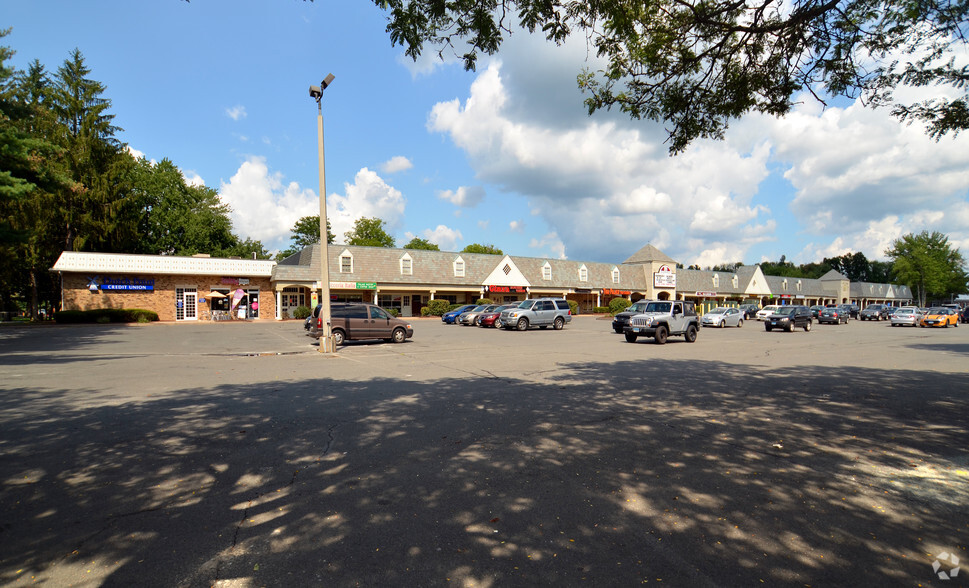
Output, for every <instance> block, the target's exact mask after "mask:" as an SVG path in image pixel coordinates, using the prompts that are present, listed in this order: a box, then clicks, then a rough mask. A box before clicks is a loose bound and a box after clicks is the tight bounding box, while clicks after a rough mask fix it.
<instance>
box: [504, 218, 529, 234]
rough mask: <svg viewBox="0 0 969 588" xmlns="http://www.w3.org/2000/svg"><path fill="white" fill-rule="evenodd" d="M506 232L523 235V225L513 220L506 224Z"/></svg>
mask: <svg viewBox="0 0 969 588" xmlns="http://www.w3.org/2000/svg"><path fill="white" fill-rule="evenodd" d="M508 230H509V231H511V232H513V233H524V232H525V223H524V222H522V221H520V220H513V221H511V222H510V223H508Z"/></svg>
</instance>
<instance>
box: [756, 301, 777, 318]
mask: <svg viewBox="0 0 969 588" xmlns="http://www.w3.org/2000/svg"><path fill="white" fill-rule="evenodd" d="M780 308H781V307H780V305H778V304H768V305H767V306H765V307H764V308H762V309H760V310H758V311H757V320H759V321H766V320H767V317H769V316H770V315H772V314H774V313H775V312H777V311H778V310H780Z"/></svg>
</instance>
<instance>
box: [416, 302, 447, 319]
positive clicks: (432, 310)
mask: <svg viewBox="0 0 969 588" xmlns="http://www.w3.org/2000/svg"><path fill="white" fill-rule="evenodd" d="M425 309H427V314H424V310H425ZM449 310H451V303H450V302H448V301H447V300H430V301H428V303H427V306H425V307H424V308H422V309H421V315H422V316H442V315H443V314H444V313H445V312H447V311H449Z"/></svg>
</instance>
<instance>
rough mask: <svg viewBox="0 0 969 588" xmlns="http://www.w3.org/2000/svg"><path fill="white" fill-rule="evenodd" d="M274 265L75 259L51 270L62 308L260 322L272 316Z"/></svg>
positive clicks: (69, 255)
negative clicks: (128, 310) (57, 278)
mask: <svg viewBox="0 0 969 588" xmlns="http://www.w3.org/2000/svg"><path fill="white" fill-rule="evenodd" d="M274 265H275V263H274V262H271V261H265V260H242V259H215V258H209V257H170V256H157V255H124V254H102V253H78V252H69V251H66V252H64V253H63V254H61V257H60V258H59V259H58V260H57V263H56V264H55V265H54V268H53V269H54V271H58V272H60V274H61V308H63V309H65V310H91V309H98V308H140V309H144V310H151V311H154V312H156V313H158V318H159V320H163V321H199V320H203V321H208V320H258V319H260V318H264V317H268V318H270V319H272V318H274V317H275V316H276V303H275V298H274V297H273V295H272V293H273V290H272V283H271V277H272V268H273V266H274Z"/></svg>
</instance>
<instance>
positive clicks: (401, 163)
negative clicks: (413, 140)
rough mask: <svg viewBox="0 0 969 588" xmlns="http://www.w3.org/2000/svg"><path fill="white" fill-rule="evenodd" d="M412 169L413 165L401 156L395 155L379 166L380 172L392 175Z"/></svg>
mask: <svg viewBox="0 0 969 588" xmlns="http://www.w3.org/2000/svg"><path fill="white" fill-rule="evenodd" d="M412 167H414V164H413V163H411V161H410V160H409V159H407V158H406V157H404V156H403V155H395V156H394V157H391V158H390V159H388V160H387V161H385V162H383V163H382V164H380V171H382V172H384V173H385V174H394V173H397V172H402V171H406V170H409V169H411V168H412Z"/></svg>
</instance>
